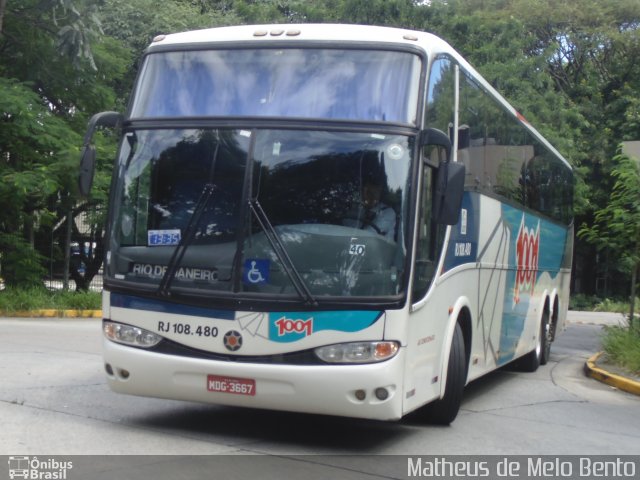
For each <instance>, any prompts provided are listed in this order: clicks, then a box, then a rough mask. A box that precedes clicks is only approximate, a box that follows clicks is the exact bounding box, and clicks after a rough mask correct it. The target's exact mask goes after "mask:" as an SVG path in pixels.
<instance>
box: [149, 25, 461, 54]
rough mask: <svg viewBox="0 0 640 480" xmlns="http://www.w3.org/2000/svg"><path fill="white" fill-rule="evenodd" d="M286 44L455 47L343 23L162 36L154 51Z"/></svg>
mask: <svg viewBox="0 0 640 480" xmlns="http://www.w3.org/2000/svg"><path fill="white" fill-rule="evenodd" d="M265 40H277V41H282V42H287V41H289V42H296V41H297V42H300V41H310V42H314V41H330V42H339V41H342V42H377V43H390V44H396V45H398V44H400V45H402V44H406V45H413V46H416V45H417V46H419V47H420V48H421V49H423V50H425V51H426V52H427V54H430V53H433V51H438V50H449V49H450V48H451V47H450V46H449V45H447V44H446V42H444V41H443V40H442V39H440V38H438V37H436V36H435V35H432V34H430V33H426V32H419V31H414V30H406V29H401V28H392V27H378V26H370V25H341V24H328V23H325V24H312V23H305V24H281V25H240V26H233V27H217V28H209V29H204V30H194V31H190V32H182V33H174V34H170V35H159V36H158V37H156V38H155V39H154V41H153V43H152V44H151V46H150V49H151V50H153V49H154V48H156V47H157V46H160V45H162V46H168V45H173V46H178V45H180V44H200V43H202V44H207V43H219V42H229V43H232V42H256V43H257V42H264V41H265Z"/></svg>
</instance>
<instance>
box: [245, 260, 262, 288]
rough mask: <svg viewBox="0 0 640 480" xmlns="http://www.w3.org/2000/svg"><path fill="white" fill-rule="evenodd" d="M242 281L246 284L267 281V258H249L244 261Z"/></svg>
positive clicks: (257, 283)
mask: <svg viewBox="0 0 640 480" xmlns="http://www.w3.org/2000/svg"><path fill="white" fill-rule="evenodd" d="M242 281H243V282H244V283H245V284H246V285H259V284H262V283H267V282H268V281H269V260H261V259H257V258H249V259H247V260H245V262H244V270H243V274H242Z"/></svg>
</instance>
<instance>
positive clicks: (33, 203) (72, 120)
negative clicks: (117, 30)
mask: <svg viewBox="0 0 640 480" xmlns="http://www.w3.org/2000/svg"><path fill="white" fill-rule="evenodd" d="M96 4H97V0H96V1H93V0H75V1H72V0H41V1H38V0H23V1H20V2H17V1H8V2H6V3H2V4H0V18H2V19H3V23H2V34H1V35H0V124H1V125H0V127H1V128H0V159H1V160H2V161H1V162H0V178H1V179H2V185H1V186H0V200H1V201H2V205H3V209H2V211H1V212H0V255H1V261H2V268H3V275H4V276H5V280H6V281H7V283H8V284H21V285H25V284H41V280H42V274H43V266H42V262H41V254H39V252H38V251H37V250H36V248H35V247H36V243H37V242H36V240H37V239H38V238H39V237H41V236H42V235H45V236H48V237H50V233H46V232H50V231H51V228H52V225H54V224H56V223H58V222H59V221H60V220H61V219H62V218H64V217H65V216H66V215H67V214H68V213H69V212H70V211H71V209H72V207H73V206H74V204H75V202H76V200H75V194H74V192H75V177H76V173H75V172H76V171H77V162H78V155H79V147H80V142H81V136H80V133H81V132H82V131H83V130H84V127H85V125H86V120H87V113H85V112H94V111H97V110H103V109H105V107H107V108H108V107H111V108H113V107H112V105H113V104H114V103H116V95H115V93H114V90H113V88H112V81H113V78H114V77H116V76H118V75H121V74H122V72H123V70H124V69H123V68H119V67H118V62H117V61H114V60H115V59H116V58H118V56H120V57H121V56H122V55H121V54H122V52H123V49H122V48H119V47H118V45H116V44H114V43H113V41H109V40H107V41H106V42H104V43H102V44H100V45H96V44H95V43H94V48H90V43H91V42H95V41H96V40H97V37H98V35H99V33H100V24H99V21H98V19H97V17H95V11H96V10H95V8H96ZM98 67H105V68H104V70H103V71H102V72H100V74H98V71H97V69H98ZM105 72H108V73H105ZM49 240H51V239H50V238H49ZM48 250H50V249H49V248H46V249H45V252H40V253H47V254H48V253H49V251H48Z"/></svg>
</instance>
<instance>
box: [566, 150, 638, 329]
mask: <svg viewBox="0 0 640 480" xmlns="http://www.w3.org/2000/svg"><path fill="white" fill-rule="evenodd" d="M620 152H621V150H619V153H618V154H617V155H616V156H615V157H614V158H613V164H614V166H613V169H612V170H611V175H612V177H613V179H614V180H615V183H614V186H613V190H612V192H611V196H610V199H609V202H608V203H607V205H605V206H604V207H603V208H601V209H599V210H597V211H596V213H595V217H594V223H593V224H592V225H587V224H583V225H582V227H581V228H580V231H579V233H578V235H579V236H580V237H581V238H584V239H585V240H587V241H588V242H590V243H593V244H594V245H596V247H597V248H598V250H608V251H609V252H610V254H612V256H613V257H614V258H615V259H616V262H617V264H618V268H619V269H620V270H621V271H624V272H627V273H629V274H631V293H630V303H631V306H630V312H629V324H630V325H632V323H633V319H634V306H635V298H636V281H637V275H638V269H639V268H640V171H639V169H638V161H637V160H636V159H632V158H630V157H629V156H627V155H624V154H622V153H620Z"/></svg>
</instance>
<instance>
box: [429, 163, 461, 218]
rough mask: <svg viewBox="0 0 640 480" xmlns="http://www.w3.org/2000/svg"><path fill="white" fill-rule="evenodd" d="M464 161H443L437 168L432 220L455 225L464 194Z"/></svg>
mask: <svg viewBox="0 0 640 480" xmlns="http://www.w3.org/2000/svg"><path fill="white" fill-rule="evenodd" d="M464 180H465V166H464V163H457V162H455V163H454V162H443V163H441V164H440V167H439V168H438V173H437V175H436V185H435V191H434V198H433V213H434V220H435V221H436V222H437V223H440V224H443V225H455V224H456V223H458V220H459V219H460V208H461V207H462V195H463V194H464Z"/></svg>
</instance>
